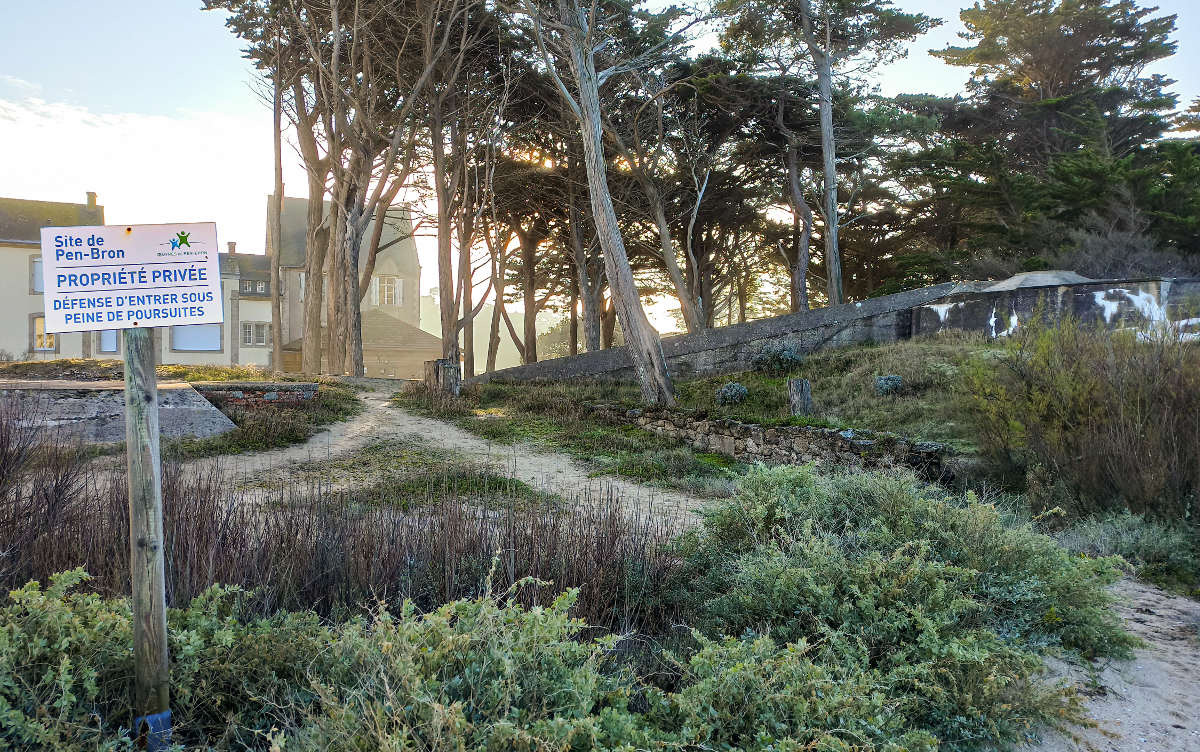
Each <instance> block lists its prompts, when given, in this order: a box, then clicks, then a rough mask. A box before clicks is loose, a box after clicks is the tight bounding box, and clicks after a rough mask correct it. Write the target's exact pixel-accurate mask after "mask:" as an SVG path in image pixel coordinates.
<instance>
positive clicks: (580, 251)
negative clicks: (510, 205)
mask: <svg viewBox="0 0 1200 752" xmlns="http://www.w3.org/2000/svg"><path fill="white" fill-rule="evenodd" d="M578 164H579V163H578V162H577V161H576V160H575V159H573V158H570V159H568V162H567V213H568V217H567V219H568V222H567V224H568V225H569V226H570V236H571V254H572V256H573V257H574V259H575V279H576V282H577V284H578V289H579V295H580V300H581V303H582V305H581V307H582V309H583V341H584V347H585V348H587V351H588V352H595V351H596V350H599V349H600V306H601V304H602V302H603V301H602V300H601V283H600V280H599V279H592V275H591V273H590V271H589V268H590V264H589V259H588V252H587V249H586V248H585V246H584V244H583V213H582V212H581V211H580V210H579V203H578V201H577V196H576V194H575V173H576V172H577V170H576V169H574V168H575V167H577V166H578Z"/></svg>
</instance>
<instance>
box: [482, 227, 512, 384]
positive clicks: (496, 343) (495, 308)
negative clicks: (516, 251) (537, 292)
mask: <svg viewBox="0 0 1200 752" xmlns="http://www.w3.org/2000/svg"><path fill="white" fill-rule="evenodd" d="M490 237H491V235H490V233H484V240H486V241H487V242H488V250H489V251H490V252H491V253H492V258H493V261H492V290H493V291H494V292H495V295H496V298H495V303H493V304H492V321H491V324H490V327H489V329H488V352H487V370H488V372H489V373H490V372H492V371H494V370H496V358H497V357H498V356H499V354H500V319H501V317H503V315H504V287H505V282H506V280H505V276H506V275H507V273H508V268H507V266H508V263H507V259H508V255H507V254H508V248H507V247H506V246H507V244H508V241H509V238H508V237H505V239H504V242H503V243H496V244H495V245H494V246H493V245H492V242H491V240H490Z"/></svg>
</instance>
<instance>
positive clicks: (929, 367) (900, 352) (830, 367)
mask: <svg viewBox="0 0 1200 752" xmlns="http://www.w3.org/2000/svg"><path fill="white" fill-rule="evenodd" d="M993 349H994V348H993V346H992V345H990V344H989V343H987V342H986V341H984V340H982V339H980V338H977V337H974V336H968V335H960V334H951V335H940V336H937V337H934V338H922V339H916V340H912V341H908V342H899V343H894V344H886V345H866V346H856V347H844V348H837V349H830V350H822V351H819V352H815V353H811V354H809V355H807V356H805V358H804V361H803V363H802V364H801V365H799V366H798V367H797V368H795V369H794V370H793V371H792V372H791V373H789V374H787V375H767V374H762V373H755V372H746V373H738V374H726V375H722V376H709V377H705V378H701V379H692V380H687V381H681V382H679V383H678V384H677V385H676V386H677V390H678V394H679V404H680V406H681V407H684V408H688V409H693V410H703V411H704V412H706V413H707V414H709V415H711V416H714V417H722V418H732V419H734V420H740V421H743V422H746V423H759V424H762V425H768V426H772V425H787V424H795V423H797V422H799V423H800V424H802V425H824V426H827V427H831V428H856V429H867V430H872V431H887V432H891V433H896V434H899V435H901V436H905V437H907V438H912V439H917V440H921V441H939V442H944V443H947V444H950V445H951V446H953V447H954V448H955V449H956V450H958V451H960V452H964V453H973V452H974V451H975V450H976V446H975V443H974V440H973V438H972V435H971V430H970V427H969V426H968V425H967V424H966V423H964V422H963V420H962V419H961V411H960V409H959V404H958V402H959V401H958V399H957V398H956V394H955V389H956V386H955V385H956V382H957V380H958V378H959V373H960V371H961V369H962V367H963V366H964V365H965V364H966V363H968V362H970V361H972V360H973V359H977V358H980V357H987V354H988V353H989V352H991V351H992V350H993ZM889 374H895V375H898V376H900V378H901V379H902V382H903V387H902V388H901V390H900V392H899V393H898V394H895V395H887V396H880V395H878V394H876V392H875V378H876V377H877V376H885V375H889ZM789 377H790V378H805V379H808V380H809V381H810V382H811V383H812V393H813V402H814V407H815V409H816V415H814V416H812V417H811V418H802V419H799V420H798V421H797V419H794V418H792V416H791V415H790V413H789V410H788V397H787V380H788V378H789ZM730 381H737V382H740V383H741V384H742V385H743V386H745V387H746V388H747V389H748V390H749V395H748V397H747V399H746V401H745V402H743V403H741V404H739V405H718V404H717V401H716V394H717V390H718V389H720V388H721V386H722V385H724V384H726V383H728V382H730Z"/></svg>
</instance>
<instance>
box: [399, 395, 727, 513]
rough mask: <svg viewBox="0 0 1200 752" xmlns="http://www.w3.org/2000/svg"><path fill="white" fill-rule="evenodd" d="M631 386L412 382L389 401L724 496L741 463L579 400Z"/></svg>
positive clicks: (609, 467)
mask: <svg viewBox="0 0 1200 752" xmlns="http://www.w3.org/2000/svg"><path fill="white" fill-rule="evenodd" d="M630 391H631V387H629V386H628V385H621V384H615V385H614V384H595V385H586V386H560V385H538V386H534V387H532V388H530V387H528V386H525V385H522V386H520V387H517V386H513V385H505V384H488V385H485V386H483V387H482V388H481V389H478V390H470V391H468V392H466V393H464V396H463V397H460V398H458V399H453V398H450V397H447V396H445V395H441V394H436V393H432V392H430V391H428V390H426V389H424V388H421V387H416V388H413V389H410V390H408V391H405V392H401V393H399V394H397V395H396V397H395V398H394V401H395V404H397V405H398V406H401V407H405V408H407V409H410V410H413V411H415V412H419V413H421V414H423V415H428V416H431V417H436V418H440V419H442V420H448V421H451V422H453V423H454V424H455V425H457V426H459V427H461V428H464V429H466V430H468V431H470V432H471V433H474V434H476V435H478V436H482V437H484V438H486V439H489V440H491V441H495V442H498V443H502V444H516V443H530V444H534V445H538V446H543V447H547V448H551V449H555V450H559V451H562V452H565V453H567V454H569V455H571V456H572V457H574V458H575V459H577V460H581V461H583V462H585V463H587V464H588V465H589V466H591V467H592V468H593V469H594V471H595V472H596V473H597V474H608V475H617V476H620V477H624V478H630V479H633V480H637V481H640V482H643V483H648V484H651V485H657V486H660V487H664V488H674V489H679V490H685V491H688V492H689V493H694V494H699V495H706V496H727V495H728V494H729V493H730V491H731V488H732V486H731V484H732V481H733V479H734V478H735V477H736V476H737V475H739V474H740V473H741V472H744V470H745V466H744V465H742V464H741V463H738V462H736V461H734V460H731V459H729V458H726V457H720V456H718V455H714V454H710V453H706V452H698V451H696V450H694V449H693V448H692V447H691V446H690V445H688V444H687V443H685V442H682V441H678V440H674V439H668V438H665V437H661V436H658V435H656V434H653V433H651V432H649V431H646V430H643V429H641V428H638V427H636V426H630V425H626V424H623V423H621V424H612V423H608V422H604V421H603V420H601V419H599V418H597V417H596V416H595V415H593V414H591V413H590V412H588V411H587V410H585V409H584V408H583V406H582V403H583V402H585V401H590V402H601V401H604V402H609V403H614V402H619V401H622V400H625V399H628V398H629V392H630Z"/></svg>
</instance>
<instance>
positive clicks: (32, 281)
mask: <svg viewBox="0 0 1200 752" xmlns="http://www.w3.org/2000/svg"><path fill="white" fill-rule="evenodd" d="M29 289H30V290H32V291H33V292H44V291H45V288H44V287H43V285H42V257H41V256H33V257H31V258H30V259H29Z"/></svg>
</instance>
